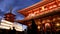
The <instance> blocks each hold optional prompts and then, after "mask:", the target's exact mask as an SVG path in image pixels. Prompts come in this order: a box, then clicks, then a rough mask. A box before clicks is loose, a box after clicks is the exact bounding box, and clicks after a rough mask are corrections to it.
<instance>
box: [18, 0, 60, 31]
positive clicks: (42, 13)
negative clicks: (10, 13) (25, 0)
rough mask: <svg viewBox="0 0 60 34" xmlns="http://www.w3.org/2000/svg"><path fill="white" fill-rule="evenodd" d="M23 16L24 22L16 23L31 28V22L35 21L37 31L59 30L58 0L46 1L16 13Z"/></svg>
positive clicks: (59, 2) (59, 0) (59, 1)
mask: <svg viewBox="0 0 60 34" xmlns="http://www.w3.org/2000/svg"><path fill="white" fill-rule="evenodd" d="M18 13H21V14H23V15H24V16H25V19H24V20H18V22H20V23H22V24H25V25H27V26H28V27H30V28H31V25H32V23H33V22H32V20H31V19H33V20H34V21H35V24H36V26H37V29H38V31H40V30H41V29H42V30H44V31H46V30H51V31H58V30H60V0H46V1H41V2H38V3H37V4H35V5H32V6H30V7H27V8H25V9H22V10H20V11H18Z"/></svg>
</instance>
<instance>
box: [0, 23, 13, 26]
mask: <svg viewBox="0 0 60 34" xmlns="http://www.w3.org/2000/svg"><path fill="white" fill-rule="evenodd" d="M1 25H5V26H12V25H9V24H6V23H1Z"/></svg>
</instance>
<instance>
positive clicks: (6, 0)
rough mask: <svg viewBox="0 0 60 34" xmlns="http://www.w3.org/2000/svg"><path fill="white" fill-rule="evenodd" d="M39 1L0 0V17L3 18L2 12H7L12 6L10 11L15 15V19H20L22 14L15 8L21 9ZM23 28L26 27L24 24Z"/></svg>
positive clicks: (22, 17)
mask: <svg viewBox="0 0 60 34" xmlns="http://www.w3.org/2000/svg"><path fill="white" fill-rule="evenodd" d="M40 1H41V0H0V18H3V17H4V14H6V13H8V12H9V10H10V7H12V13H13V14H15V15H16V20H22V19H24V16H23V15H22V14H19V13H17V10H21V9H23V8H26V7H28V6H31V5H33V4H35V3H37V2H40ZM24 28H26V27H25V26H24Z"/></svg>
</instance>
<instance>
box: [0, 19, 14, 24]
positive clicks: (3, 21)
mask: <svg viewBox="0 0 60 34" xmlns="http://www.w3.org/2000/svg"><path fill="white" fill-rule="evenodd" d="M1 22H2V23H7V24H13V23H11V22H9V21H6V20H1Z"/></svg>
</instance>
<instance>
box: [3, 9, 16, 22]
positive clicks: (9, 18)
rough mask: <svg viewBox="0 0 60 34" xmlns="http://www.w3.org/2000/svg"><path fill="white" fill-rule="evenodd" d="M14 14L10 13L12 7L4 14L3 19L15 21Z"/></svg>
mask: <svg viewBox="0 0 60 34" xmlns="http://www.w3.org/2000/svg"><path fill="white" fill-rule="evenodd" d="M15 16H16V15H14V14H12V9H10V12H9V13H6V14H5V17H4V18H5V20H7V21H10V22H14V21H15Z"/></svg>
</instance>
